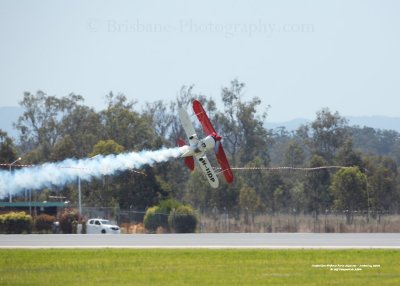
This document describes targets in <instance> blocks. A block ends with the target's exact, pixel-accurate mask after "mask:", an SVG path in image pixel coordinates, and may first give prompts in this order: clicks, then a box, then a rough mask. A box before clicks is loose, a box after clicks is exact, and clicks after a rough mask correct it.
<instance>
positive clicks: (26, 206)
mask: <svg viewBox="0 0 400 286" xmlns="http://www.w3.org/2000/svg"><path fill="white" fill-rule="evenodd" d="M68 206H69V205H68V203H66V202H12V203H10V202H0V213H6V212H11V211H23V212H26V213H27V214H30V215H32V216H37V215H40V214H48V215H52V216H57V214H58V213H59V212H62V211H63V210H64V208H66V207H68Z"/></svg>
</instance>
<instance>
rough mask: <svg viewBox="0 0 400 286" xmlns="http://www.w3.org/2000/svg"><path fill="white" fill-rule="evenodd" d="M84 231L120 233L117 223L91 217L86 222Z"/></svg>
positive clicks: (89, 232) (91, 232)
mask: <svg viewBox="0 0 400 286" xmlns="http://www.w3.org/2000/svg"><path fill="white" fill-rule="evenodd" d="M86 233H88V234H99V233H103V234H106V233H112V234H120V233H121V230H120V228H119V226H118V225H115V224H111V222H110V221H109V220H106V219H100V218H93V219H89V220H88V221H87V222H86Z"/></svg>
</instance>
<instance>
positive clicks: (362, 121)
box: [265, 116, 400, 132]
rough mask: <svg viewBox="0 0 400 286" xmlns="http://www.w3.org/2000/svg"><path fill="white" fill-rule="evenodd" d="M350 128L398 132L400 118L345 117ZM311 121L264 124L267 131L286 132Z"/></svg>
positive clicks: (295, 120) (399, 129) (298, 119)
mask: <svg viewBox="0 0 400 286" xmlns="http://www.w3.org/2000/svg"><path fill="white" fill-rule="evenodd" d="M346 118H347V119H348V120H349V125H350V126H359V127H361V128H362V127H365V126H367V127H372V128H374V129H386V130H395V131H397V132H400V117H388V116H346ZM311 121H312V120H309V119H304V118H296V119H292V120H289V121H285V122H268V121H267V122H266V124H265V126H266V128H268V129H275V128H277V127H281V126H283V127H285V128H286V129H287V130H288V131H294V130H296V129H297V128H298V127H299V126H300V125H302V124H306V123H309V122H311Z"/></svg>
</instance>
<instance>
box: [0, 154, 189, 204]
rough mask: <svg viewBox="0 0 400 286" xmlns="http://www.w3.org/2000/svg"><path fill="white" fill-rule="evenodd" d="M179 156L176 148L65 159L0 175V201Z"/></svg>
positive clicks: (4, 171)
mask: <svg viewBox="0 0 400 286" xmlns="http://www.w3.org/2000/svg"><path fill="white" fill-rule="evenodd" d="M180 155H181V151H180V150H179V148H171V149H165V148H164V149H160V150H156V151H141V152H131V153H122V154H118V155H107V156H102V155H100V156H96V157H94V158H85V159H79V160H77V159H66V160H64V161H61V162H56V163H45V164H43V165H38V166H34V167H26V168H23V169H14V170H13V172H9V171H6V170H3V171H0V198H4V197H7V196H8V195H9V194H10V193H11V194H12V195H15V194H16V193H18V192H21V191H23V190H26V189H31V190H36V189H41V188H46V187H52V186H63V185H65V184H68V183H72V182H75V181H76V180H77V178H78V177H80V178H81V180H82V181H90V180H91V179H93V178H99V177H101V176H102V175H112V174H115V173H117V172H120V171H124V170H129V169H137V168H140V167H141V166H143V165H146V164H148V165H153V164H154V163H159V162H165V161H168V160H169V159H171V158H177V157H179V156H180Z"/></svg>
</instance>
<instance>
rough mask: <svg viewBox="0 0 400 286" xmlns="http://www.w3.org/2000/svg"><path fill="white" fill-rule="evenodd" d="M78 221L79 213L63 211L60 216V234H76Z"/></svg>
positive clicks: (69, 210) (68, 210)
mask: <svg viewBox="0 0 400 286" xmlns="http://www.w3.org/2000/svg"><path fill="white" fill-rule="evenodd" d="M78 220H79V213H78V212H77V211H76V210H71V209H66V210H64V212H63V213H62V214H61V216H60V229H61V231H62V233H76V225H77V222H78ZM74 228H75V229H74Z"/></svg>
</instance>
